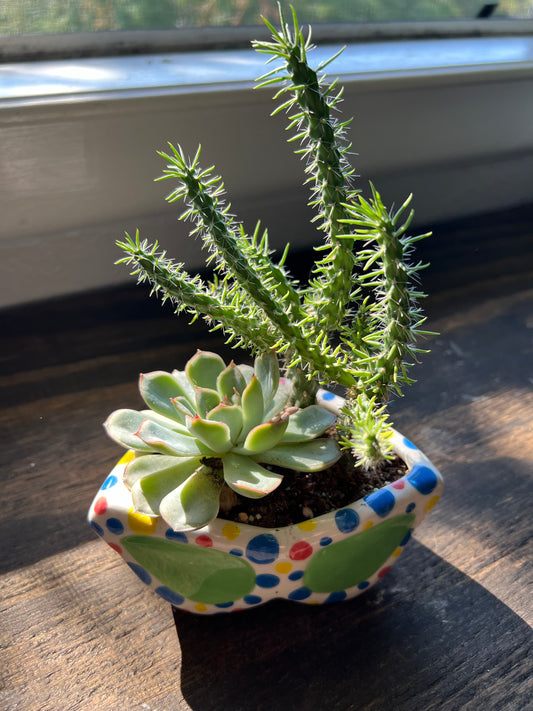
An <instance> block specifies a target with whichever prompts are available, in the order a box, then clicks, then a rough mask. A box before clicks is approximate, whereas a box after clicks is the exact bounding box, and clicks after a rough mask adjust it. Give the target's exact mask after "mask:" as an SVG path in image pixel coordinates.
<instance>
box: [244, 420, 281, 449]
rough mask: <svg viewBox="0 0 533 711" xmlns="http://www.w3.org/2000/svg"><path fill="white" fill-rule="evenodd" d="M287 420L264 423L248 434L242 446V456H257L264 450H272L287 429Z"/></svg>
mask: <svg viewBox="0 0 533 711" xmlns="http://www.w3.org/2000/svg"><path fill="white" fill-rule="evenodd" d="M287 425H288V420H287V419H284V420H277V421H275V422H264V423H263V424H261V425H257V427H254V428H253V429H251V430H250V432H248V434H247V435H246V439H245V440H244V444H243V446H242V453H243V454H258V453H259V452H264V451H265V449H272V447H275V446H276V445H277V444H278V442H279V441H280V440H281V438H282V437H283V435H284V433H285V430H286V429H287Z"/></svg>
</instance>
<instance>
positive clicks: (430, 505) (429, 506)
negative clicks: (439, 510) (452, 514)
mask: <svg viewBox="0 0 533 711" xmlns="http://www.w3.org/2000/svg"><path fill="white" fill-rule="evenodd" d="M439 499H440V496H432V497H431V499H430V500H429V501H428V502H427V504H426V506H425V508H424V511H425V512H426V513H427V512H428V511H431V509H432V508H433V507H434V506H435V504H436V503H437V501H438V500H439Z"/></svg>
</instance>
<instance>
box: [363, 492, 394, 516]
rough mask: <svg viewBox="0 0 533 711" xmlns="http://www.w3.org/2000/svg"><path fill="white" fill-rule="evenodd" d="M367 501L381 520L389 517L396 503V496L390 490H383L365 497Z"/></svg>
mask: <svg viewBox="0 0 533 711" xmlns="http://www.w3.org/2000/svg"><path fill="white" fill-rule="evenodd" d="M365 501H366V503H367V504H368V505H369V506H370V507H371V508H372V509H374V511H375V512H376V513H377V515H378V516H380V517H381V518H385V516H388V515H389V514H390V512H391V511H392V509H393V508H394V504H395V503H396V499H395V498H394V494H393V493H392V492H390V491H389V490H388V489H381V490H380V491H375V492H374V493H373V494H369V495H368V496H365Z"/></svg>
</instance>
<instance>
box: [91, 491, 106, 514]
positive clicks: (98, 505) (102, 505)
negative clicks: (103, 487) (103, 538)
mask: <svg viewBox="0 0 533 711" xmlns="http://www.w3.org/2000/svg"><path fill="white" fill-rule="evenodd" d="M106 511H107V499H106V497H105V496H101V497H100V498H99V499H97V500H96V502H95V504H94V513H95V514H96V515H97V516H102V515H103V514H105V512H106Z"/></svg>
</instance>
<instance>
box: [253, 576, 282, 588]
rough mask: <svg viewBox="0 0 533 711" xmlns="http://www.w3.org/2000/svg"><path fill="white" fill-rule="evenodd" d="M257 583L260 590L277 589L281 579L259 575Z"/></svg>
mask: <svg viewBox="0 0 533 711" xmlns="http://www.w3.org/2000/svg"><path fill="white" fill-rule="evenodd" d="M255 582H256V584H257V585H259V587H260V588H275V587H276V585H279V578H278V576H277V575H270V574H269V573H265V574H263V575H258V576H257V577H256V579H255Z"/></svg>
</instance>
